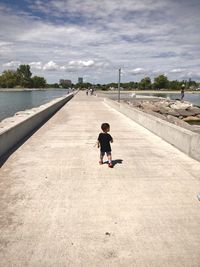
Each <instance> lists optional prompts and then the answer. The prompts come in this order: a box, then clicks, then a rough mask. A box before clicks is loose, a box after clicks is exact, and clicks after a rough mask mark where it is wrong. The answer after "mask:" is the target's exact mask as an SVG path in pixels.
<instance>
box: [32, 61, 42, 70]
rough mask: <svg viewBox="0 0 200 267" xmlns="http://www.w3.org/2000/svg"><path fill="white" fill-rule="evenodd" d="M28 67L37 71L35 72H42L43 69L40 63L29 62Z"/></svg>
mask: <svg viewBox="0 0 200 267" xmlns="http://www.w3.org/2000/svg"><path fill="white" fill-rule="evenodd" d="M29 65H30V67H31V68H33V69H37V70H42V69H43V67H42V62H40V61H39V62H31V63H29Z"/></svg>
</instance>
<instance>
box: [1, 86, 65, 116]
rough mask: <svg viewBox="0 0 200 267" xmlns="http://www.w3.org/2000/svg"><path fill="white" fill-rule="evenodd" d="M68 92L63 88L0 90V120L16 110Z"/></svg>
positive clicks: (30, 106) (36, 105)
mask: <svg viewBox="0 0 200 267" xmlns="http://www.w3.org/2000/svg"><path fill="white" fill-rule="evenodd" d="M68 92H69V91H68V90H64V89H62V90H52V89H51V90H41V91H36V90H35V91H34V90H33V91H18V92H16V91H10V92H0V121H1V120H3V119H5V118H7V117H11V116H13V115H14V114H15V113H16V112H18V111H22V110H26V109H31V108H33V107H38V106H40V105H42V104H45V103H47V102H49V101H51V100H53V99H55V98H58V97H61V96H64V95H66V94H68Z"/></svg>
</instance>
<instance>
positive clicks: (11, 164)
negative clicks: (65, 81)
mask: <svg viewBox="0 0 200 267" xmlns="http://www.w3.org/2000/svg"><path fill="white" fill-rule="evenodd" d="M102 122H108V123H110V125H111V132H110V134H111V135H112V136H113V139H114V143H113V144H112V150H113V151H112V153H113V160H114V163H115V166H114V168H113V169H110V168H108V165H107V164H106V163H105V164H103V165H99V164H98V160H99V151H98V148H97V147H94V145H95V141H96V138H97V136H98V133H99V132H100V125H101V123H102ZM199 192H200V162H198V161H196V160H194V159H192V158H190V157H188V156H187V155H185V154H184V153H182V152H180V151H179V150H177V149H176V148H174V147H173V146H172V145H170V144H168V143H166V142H165V141H163V140H162V139H161V138H160V137H158V136H156V135H154V134H152V133H151V132H149V131H148V130H146V129H145V128H143V127H142V126H140V125H138V124H137V123H135V122H133V121H132V120H131V119H129V118H127V117H126V116H125V115H123V114H121V113H119V112H118V111H116V110H115V109H113V108H111V107H110V106H109V105H108V104H106V103H105V102H104V101H103V99H101V98H98V97H95V96H88V97H87V96H86V95H85V94H84V93H82V92H80V93H78V94H77V95H76V96H75V97H74V98H73V99H72V100H70V101H69V102H68V103H67V104H66V105H65V106H64V107H63V108H62V109H60V110H59V111H58V112H57V113H56V114H55V115H54V116H53V117H52V118H51V119H50V120H49V121H48V122H47V123H46V124H45V125H43V126H42V127H41V128H40V129H39V130H38V131H37V132H35V133H34V135H32V136H31V137H30V138H29V139H28V140H27V141H26V142H25V143H24V144H23V145H21V146H20V147H19V148H18V149H17V150H16V151H15V152H14V153H13V154H12V155H10V157H9V158H8V159H7V161H6V162H5V163H4V164H3V166H2V167H1V169H0V266H1V267H11V266H12V267H13V266H15V267H17V266H20V267H27V266H30V267H36V266H37V267H40V266H42V267H47V266H48V267H50V266H51V267H55V266H59V267H64V266H75V267H79V266H84V267H85V266H98V267H102V266H109V267H110V266H123V267H124V266H128V267H129V266H134V267H135V266H136V267H137V266H138V267H143V266H145V267H146V266H149V267H162V266H170V267H172V266H173V267H176V266H177V267H178V266H180V267H183V266H187V267H188V266H190V267H199V266H200V201H199V200H198V199H197V194H198V193H199Z"/></svg>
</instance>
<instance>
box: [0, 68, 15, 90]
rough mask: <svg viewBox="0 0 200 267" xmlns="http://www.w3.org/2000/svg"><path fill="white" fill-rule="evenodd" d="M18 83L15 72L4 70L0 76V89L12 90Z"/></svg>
mask: <svg viewBox="0 0 200 267" xmlns="http://www.w3.org/2000/svg"><path fill="white" fill-rule="evenodd" d="M18 82H19V77H18V75H17V72H16V71H14V70H5V71H4V72H3V74H2V75H1V76H0V87H3V88H13V87H15V86H16V85H17V84H18Z"/></svg>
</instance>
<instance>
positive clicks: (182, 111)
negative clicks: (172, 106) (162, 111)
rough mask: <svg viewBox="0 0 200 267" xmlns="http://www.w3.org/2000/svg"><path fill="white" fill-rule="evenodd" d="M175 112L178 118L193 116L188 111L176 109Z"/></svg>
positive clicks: (192, 113)
mask: <svg viewBox="0 0 200 267" xmlns="http://www.w3.org/2000/svg"><path fill="white" fill-rule="evenodd" d="M176 111H177V112H178V113H179V115H180V116H183V117H188V116H193V115H195V114H194V112H192V111H190V110H188V109H176Z"/></svg>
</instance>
